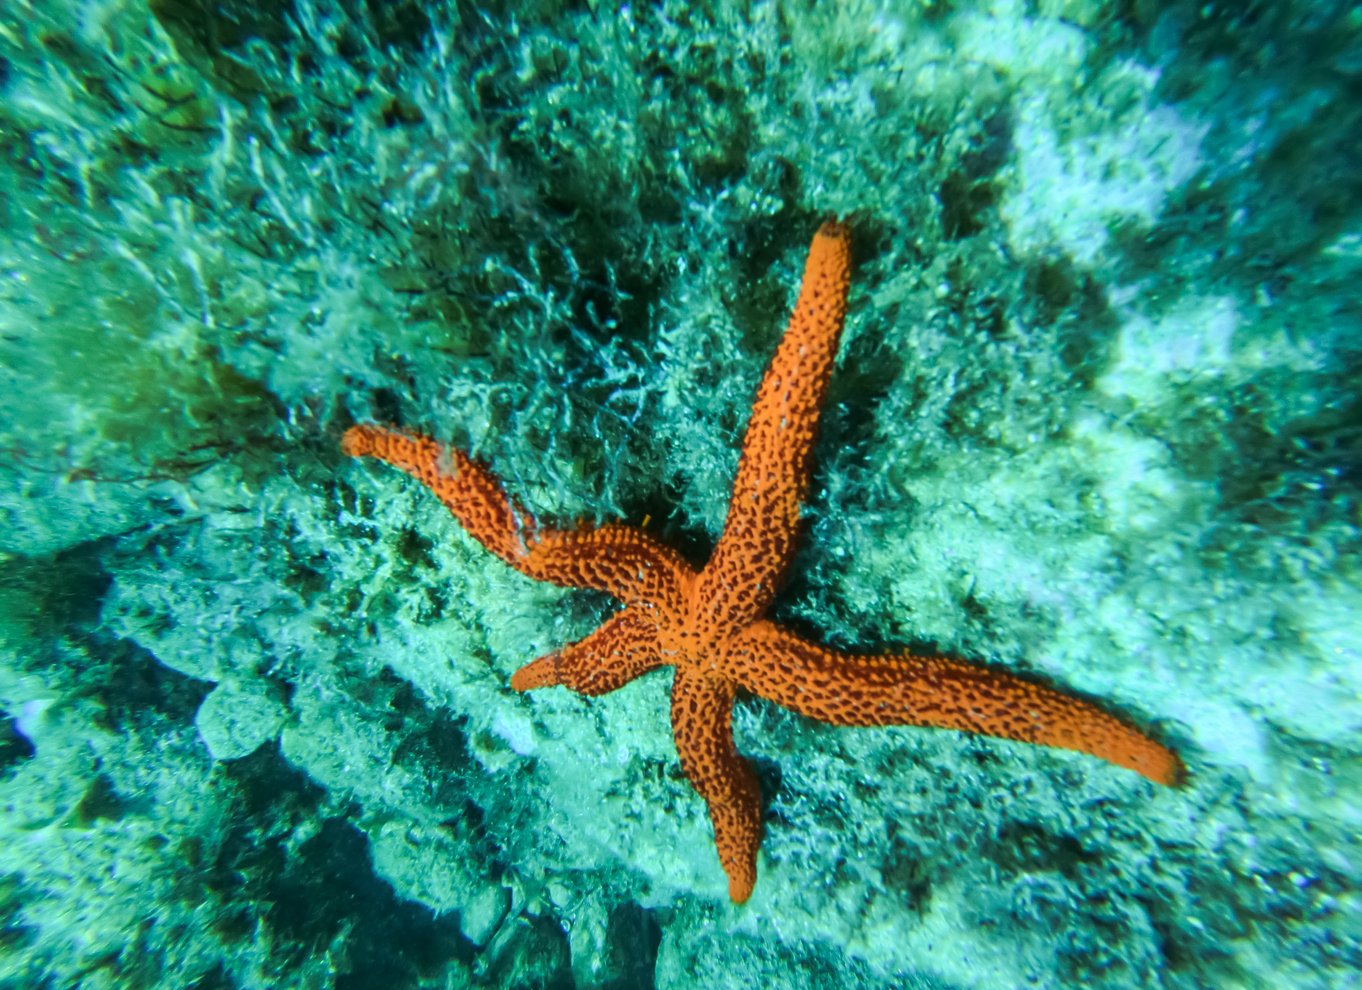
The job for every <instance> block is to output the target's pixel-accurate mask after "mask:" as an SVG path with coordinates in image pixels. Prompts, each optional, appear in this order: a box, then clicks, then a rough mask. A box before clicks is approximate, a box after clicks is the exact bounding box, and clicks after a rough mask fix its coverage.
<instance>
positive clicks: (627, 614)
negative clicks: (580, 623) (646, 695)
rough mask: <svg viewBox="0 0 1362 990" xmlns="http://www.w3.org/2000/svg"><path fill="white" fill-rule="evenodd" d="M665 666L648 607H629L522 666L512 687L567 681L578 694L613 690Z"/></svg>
mask: <svg viewBox="0 0 1362 990" xmlns="http://www.w3.org/2000/svg"><path fill="white" fill-rule="evenodd" d="M660 666H662V660H661V658H660V656H659V655H658V650H657V626H656V624H655V623H654V622H653V620H652V619H651V618H650V617H649V616H648V614H647V613H646V612H645V611H644V610H643V609H641V608H638V607H634V608H626V609H624V610H623V611H622V612H617V613H615V614H614V615H613V616H611V617H610V618H609V619H607V620H606V621H605V622H603V623H601V625H600V626H598V627H597V628H596V631H595V632H593V633H591V635H589V636H587V637H585V638H584V639H579V640H578V641H577V642H575V643H572V644H570V645H568V646H565V647H563V648H562V649H561V650H556V651H554V652H553V653H550V654H548V655H547V656H543V657H540V658H539V659H538V660H532V661H530V662H529V663H527V664H526V665H525V666H523V667H521V668H520V669H519V670H517V671H516V672H515V674H514V675H513V676H512V677H511V687H513V688H515V690H517V691H533V690H534V689H535V688H541V687H552V686H554V685H558V684H561V685H562V686H563V687H566V688H569V689H571V690H573V691H576V692H577V693H578V694H588V695H597V694H608V693H609V692H611V691H614V690H615V689H616V688H620V687H623V686H624V685H626V684H628V683H629V682H630V681H632V680H633V679H634V678H635V677H638V676H640V675H642V674H646V673H647V672H648V671H650V670H653V669H655V668H657V667H660Z"/></svg>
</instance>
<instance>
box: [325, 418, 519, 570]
mask: <svg viewBox="0 0 1362 990" xmlns="http://www.w3.org/2000/svg"><path fill="white" fill-rule="evenodd" d="M341 450H343V451H344V452H345V453H347V454H349V455H350V456H351V457H376V458H378V459H379V460H380V461H384V462H386V463H388V464H391V465H392V466H393V467H395V468H397V469H398V470H400V471H404V472H406V473H407V474H409V475H411V476H412V477H413V478H415V479H416V480H417V481H419V482H421V484H423V485H425V486H426V487H427V488H429V489H430V490H431V491H432V492H434V493H435V497H436V498H438V499H439V500H440V501H441V502H443V503H444V505H445V507H446V508H447V509H449V511H450V512H452V513H453V514H454V518H455V519H457V520H459V524H460V525H462V526H463V528H464V529H465V530H467V531H468V534H469V535H470V536H472V537H473V539H475V540H477V541H478V542H479V543H481V544H482V545H483V546H484V547H486V548H487V549H488V550H490V551H491V552H492V553H494V554H496V555H497V556H498V557H500V558H501V559H502V560H504V561H506V563H508V564H510V565H511V566H512V567H515V568H519V569H521V570H523V569H524V567H523V564H522V557H523V556H524V554H525V543H526V541H527V540H528V539H530V538H531V537H532V536H533V534H534V521H533V520H532V519H531V518H530V516H529V514H528V513H527V512H526V511H525V510H524V509H523V508H521V507H520V506H519V505H518V504H517V503H516V502H515V501H514V500H513V499H511V498H510V497H509V496H507V494H506V492H505V491H503V490H502V487H501V482H500V481H498V480H497V477H496V475H494V474H492V472H491V471H489V470H487V468H486V467H485V466H484V465H482V464H480V463H479V462H477V461H475V460H473V458H471V457H469V456H468V455H467V454H465V453H464V452H463V451H461V450H456V449H454V448H452V447H446V446H444V445H443V444H439V443H436V442H435V441H434V440H432V439H431V438H429V437H425V436H421V435H420V434H416V433H407V432H406V431H403V430H394V429H389V428H387V427H383V426H373V425H360V426H352V427H350V429H348V430H346V431H345V435H344V436H343V437H342V438H341Z"/></svg>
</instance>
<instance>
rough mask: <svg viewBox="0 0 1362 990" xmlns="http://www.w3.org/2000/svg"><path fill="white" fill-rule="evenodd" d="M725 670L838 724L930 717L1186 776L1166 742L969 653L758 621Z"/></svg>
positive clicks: (1151, 772)
mask: <svg viewBox="0 0 1362 990" xmlns="http://www.w3.org/2000/svg"><path fill="white" fill-rule="evenodd" d="M723 669H724V672H725V673H726V674H728V675H729V676H730V677H732V678H733V679H734V680H736V681H737V682H738V683H739V684H741V685H742V686H743V687H744V688H746V689H747V690H749V691H751V692H752V693H753V694H758V695H761V696H762V697H763V698H766V699H768V700H770V701H774V702H776V703H777V704H779V705H783V706H784V707H786V708H789V709H791V710H792V711H795V712H798V713H799V714H801V715H806V716H808V717H809V718H814V719H818V720H819V721H821V722H829V723H831V724H833V725H924V726H933V727H936V728H943V729H958V730H960V731H962V732H973V733H978V734H980V735H986V736H997V737H999V738H1002V739H1013V740H1016V741H1018V742H1027V743H1035V744H1038V745H1042V746H1058V747H1060V748H1062V749H1072V750H1077V751H1079V752H1081V753H1090V754H1092V755H1093V756H1096V757H1099V758H1101V759H1104V760H1107V761H1108V762H1110V763H1115V764H1117V765H1118V766H1123V767H1127V768H1129V769H1131V770H1134V771H1135V772H1137V773H1140V774H1143V775H1144V776H1145V777H1148V778H1149V779H1150V780H1153V781H1155V782H1157V783H1160V784H1167V785H1174V784H1176V783H1178V781H1179V780H1180V779H1181V777H1182V762H1181V761H1180V760H1179V759H1178V757H1177V756H1176V755H1175V754H1174V753H1173V752H1172V751H1171V750H1169V749H1168V748H1167V747H1165V746H1162V745H1160V744H1159V743H1157V742H1155V741H1154V740H1152V739H1150V738H1149V737H1148V736H1146V735H1144V734H1143V733H1142V732H1140V731H1138V730H1137V729H1135V728H1133V727H1132V726H1129V725H1127V724H1126V723H1125V722H1123V721H1121V720H1120V719H1118V718H1116V717H1115V716H1113V715H1111V714H1109V713H1107V712H1105V711H1103V710H1102V709H1100V708H1098V707H1097V706H1096V705H1093V704H1091V703H1090V702H1087V701H1084V700H1082V699H1079V698H1075V697H1071V696H1070V695H1067V694H1064V693H1062V692H1060V691H1056V690H1055V689H1053V688H1049V687H1046V686H1044V685H1041V684H1036V683H1033V682H1032V681H1028V680H1025V679H1023V678H1021V677H1016V676H1014V675H1011V674H1007V673H1004V672H1002V671H999V670H992V669H989V668H987V667H982V666H978V665H975V664H971V663H966V662H964V661H963V660H955V659H950V658H937V657H915V656H910V655H898V656H893V655H888V656H849V655H847V654H844V653H838V652H836V651H834V650H830V649H827V648H826V647H822V646H818V645H816V644H813V643H809V642H807V641H805V640H803V639H801V638H799V637H798V636H796V635H795V634H794V633H791V632H789V631H788V630H785V629H781V628H780V627H778V626H776V625H775V624H774V623H771V622H767V621H761V622H755V623H753V624H752V625H751V626H750V627H749V628H748V629H747V630H745V631H744V633H743V634H742V635H741V636H739V637H737V638H736V639H735V640H734V642H733V644H732V646H731V648H730V650H729V652H728V655H727V656H726V657H725V662H724V667H723Z"/></svg>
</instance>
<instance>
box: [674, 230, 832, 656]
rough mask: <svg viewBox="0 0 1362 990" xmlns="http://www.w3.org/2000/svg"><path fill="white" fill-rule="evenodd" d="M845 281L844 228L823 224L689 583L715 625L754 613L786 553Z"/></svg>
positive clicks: (731, 624)
mask: <svg viewBox="0 0 1362 990" xmlns="http://www.w3.org/2000/svg"><path fill="white" fill-rule="evenodd" d="M850 283H851V234H850V232H849V230H848V229H847V228H846V227H845V226H844V225H842V224H840V223H835V222H828V223H825V224H823V226H822V227H820V228H819V229H818V233H817V234H815V235H814V238H813V244H812V245H811V246H810V248H809V257H808V261H807V262H806V263H805V266H804V279H803V281H802V282H801V283H800V287H799V299H798V301H797V302H796V303H795V310H794V315H793V316H791V317H790V325H789V327H788V329H786V331H785V335H784V336H783V337H782V338H781V341H780V344H779V346H778V347H777V348H776V353H775V355H774V356H773V357H772V359H771V364H770V366H769V367H768V368H767V369H766V373H765V375H763V376H762V380H761V386H760V387H759V388H758V390H757V398H756V401H755V402H754V403H753V405H752V415H751V417H750V418H749V420H748V422H747V432H746V433H745V434H744V436H743V442H742V454H741V457H740V459H739V461H738V474H737V477H736V478H735V479H734V482H733V497H732V500H731V501H730V503H729V507H728V519H727V520H726V521H725V523H724V531H723V535H722V536H720V538H719V542H718V544H717V545H716V546H715V548H714V554H713V556H712V557H711V558H710V562H709V564H708V565H707V566H706V568H705V570H704V573H703V575H702V576H701V578H700V582H699V584H698V586H697V590H696V601H697V604H698V606H699V608H700V609H701V610H702V614H703V616H704V618H705V619H706V620H707V622H708V623H709V625H710V626H711V627H712V628H713V629H715V630H723V629H724V628H736V627H741V626H743V625H745V624H746V623H748V622H750V621H751V620H752V619H754V618H756V617H757V616H758V615H760V614H762V612H764V611H765V610H766V608H767V606H769V605H770V604H771V599H772V598H773V597H774V596H775V593H776V589H777V587H778V586H779V584H780V579H781V578H782V576H783V575H784V573H785V570H786V568H787V567H788V566H789V563H790V559H791V557H792V556H793V554H794V542H795V535H796V529H797V527H798V523H799V504H800V502H801V501H803V498H804V495H805V493H806V491H807V489H808V485H809V469H810V459H811V456H812V453H813V444H814V439H815V436H816V434H817V430H818V420H819V414H820V410H821V408H822V405H823V397H824V395H825V393H826V392H827V388H828V378H829V376H830V375H831V374H832V366H833V362H834V360H835V359H836V357H837V344H838V340H839V339H840V337H841V334H842V325H843V323H844V322H845V319H846V310H847V290H848V287H849V286H850Z"/></svg>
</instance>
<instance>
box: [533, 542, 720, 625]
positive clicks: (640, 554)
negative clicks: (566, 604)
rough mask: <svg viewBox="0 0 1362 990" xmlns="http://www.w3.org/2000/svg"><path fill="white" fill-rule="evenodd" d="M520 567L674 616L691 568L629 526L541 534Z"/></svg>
mask: <svg viewBox="0 0 1362 990" xmlns="http://www.w3.org/2000/svg"><path fill="white" fill-rule="evenodd" d="M522 570H524V571H525V573H526V574H528V575H530V576H531V577H534V578H538V579H539V580H541V581H548V582H550V583H551V584H556V585H560V586H562V587H568V588H591V589H593V590H595V591H604V592H606V593H607V594H610V595H613V596H614V597H615V598H618V599H620V600H621V601H623V602H624V603H625V604H626V605H633V604H635V603H639V602H646V603H648V604H650V605H653V606H656V607H659V608H661V609H664V610H665V611H666V612H667V613H668V615H670V616H677V615H679V614H680V612H681V609H682V608H683V604H684V600H685V594H686V591H687V589H688V588H689V587H690V583H691V580H692V578H693V576H694V572H693V571H692V570H691V567H690V565H688V564H687V563H686V562H685V561H684V560H682V559H681V555H680V554H678V553H677V552H676V551H674V550H672V549H671V548H670V547H665V546H663V545H662V544H661V543H658V542H657V541H656V540H654V539H653V538H652V537H651V536H649V535H648V534H647V533H645V532H644V531H643V530H641V529H638V528H636V527H634V526H620V525H606V526H601V527H599V528H597V529H585V530H579V531H577V532H564V531H559V530H554V531H549V532H543V533H540V534H539V536H538V538H537V539H536V540H535V542H534V544H533V545H532V546H531V547H530V550H529V554H528V555H527V556H526V558H525V560H524V562H523V567H522Z"/></svg>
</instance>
